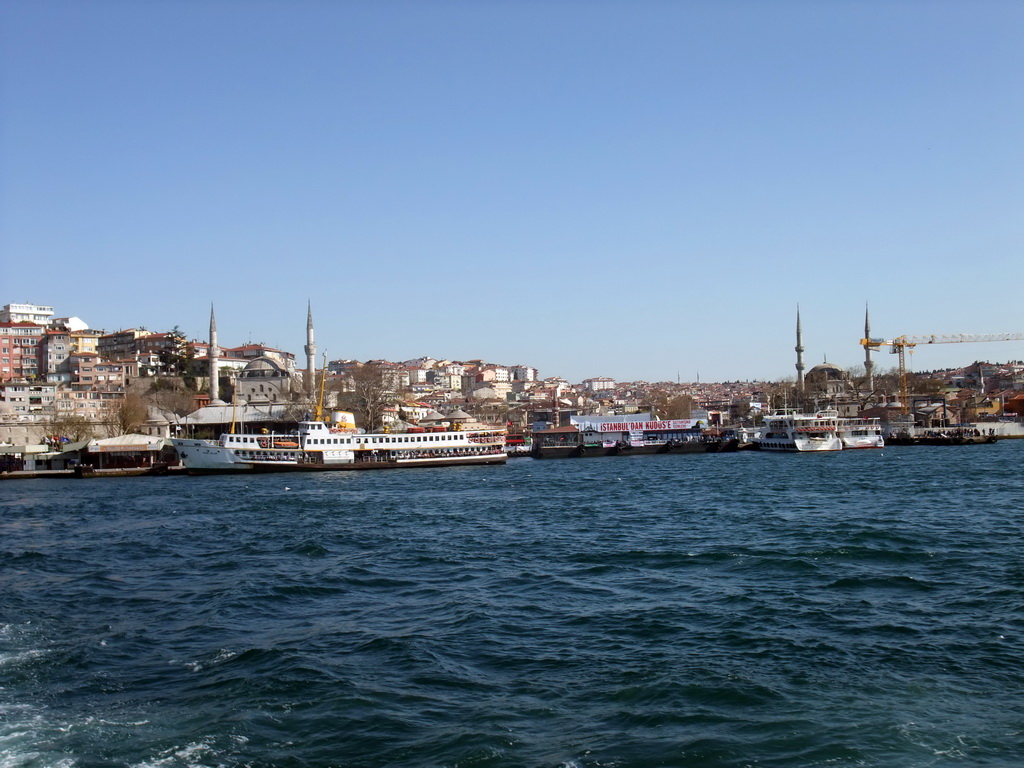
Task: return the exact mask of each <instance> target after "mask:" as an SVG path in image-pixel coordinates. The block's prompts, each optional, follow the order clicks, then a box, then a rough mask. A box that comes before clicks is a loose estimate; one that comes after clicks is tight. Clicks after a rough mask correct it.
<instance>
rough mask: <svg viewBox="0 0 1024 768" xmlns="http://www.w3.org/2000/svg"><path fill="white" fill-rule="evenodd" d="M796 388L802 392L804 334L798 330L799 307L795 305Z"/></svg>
mask: <svg viewBox="0 0 1024 768" xmlns="http://www.w3.org/2000/svg"><path fill="white" fill-rule="evenodd" d="M796 388H797V390H799V391H800V392H803V391H804V332H803V331H802V330H800V305H799V304H797V305H796Z"/></svg>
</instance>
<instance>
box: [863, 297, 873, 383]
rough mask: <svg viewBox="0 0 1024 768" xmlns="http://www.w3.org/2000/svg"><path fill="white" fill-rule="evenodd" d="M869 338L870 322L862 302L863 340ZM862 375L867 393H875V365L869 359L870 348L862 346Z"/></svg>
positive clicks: (866, 307)
mask: <svg viewBox="0 0 1024 768" xmlns="http://www.w3.org/2000/svg"><path fill="white" fill-rule="evenodd" d="M870 338H871V321H870V320H869V319H868V305H867V302H864V339H865V340H867V339H870ZM864 373H865V374H867V377H868V393H869V394H870V393H872V392H874V391H875V363H874V361H873V360H872V359H871V346H870V345H868V344H865V345H864Z"/></svg>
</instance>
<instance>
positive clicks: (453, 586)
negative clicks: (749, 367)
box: [0, 441, 1024, 768]
mask: <svg viewBox="0 0 1024 768" xmlns="http://www.w3.org/2000/svg"><path fill="white" fill-rule="evenodd" d="M1022 459H1024V441H1006V442H1003V443H1000V444H998V445H995V446H977V447H961V448H957V447H947V448H922V447H914V448H887V449H885V450H883V451H857V452H848V453H842V454H831V455H817V456H811V455H802V456H795V455H771V454H758V453H740V454H731V455H730V454H722V455H707V456H648V457H632V458H628V457H624V458H607V459H593V460H576V461H573V460H566V461H547V462H541V461H533V460H530V459H521V460H515V461H512V462H510V463H509V464H508V465H507V466H505V467H464V468H451V469H433V470H404V471H396V472H380V473H376V472H375V473H345V472H341V473H329V474H312V475H306V476H297V475H290V476H282V475H276V476H275V475H269V476H261V477H253V478H238V477H204V478H126V479H97V480H19V481H6V482H0V766H68V767H71V766H81V767H85V766H167V767H168V768H174V767H177V766H297V767H298V766H303V767H309V768H314V767H320V766H356V767H359V766H367V767H371V766H389V767H391V766H403V767H404V766H451V767H452V768H455V767H459V768H471V767H475V766H488V767H490V766H494V767H497V766H502V767H504V766H524V767H533V766H552V767H556V768H557V767H559V766H564V767H566V768H569V767H573V768H597V767H598V766H617V767H621V768H632V767H634V766H635V767H647V766H650V767H654V766H759V767H760V766H893V767H894V768H895V767H898V768H906V767H907V766H945V765H957V766H965V765H970V766H979V765H992V766H1004V765H1005V766H1011V765H1020V764H1022V763H1024V547H1022V544H1024V542H1022V535H1021V514H1022V510H1024V483H1022V480H1021V460H1022Z"/></svg>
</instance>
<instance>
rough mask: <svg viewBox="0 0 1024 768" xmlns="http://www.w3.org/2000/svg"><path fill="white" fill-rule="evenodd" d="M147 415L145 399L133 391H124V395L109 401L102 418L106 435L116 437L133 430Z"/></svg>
mask: <svg viewBox="0 0 1024 768" xmlns="http://www.w3.org/2000/svg"><path fill="white" fill-rule="evenodd" d="M148 416H149V409H148V408H147V407H146V402H145V400H143V399H142V397H140V396H139V395H137V394H135V393H134V392H125V394H124V397H122V398H119V399H117V400H111V401H109V403H108V405H107V412H106V414H105V418H104V419H103V423H104V426H105V428H106V432H107V437H117V436H118V435H127V434H129V433H131V432H135V431H137V430H138V429H139V427H141V426H142V424H143V422H145V421H146V418H147V417H148Z"/></svg>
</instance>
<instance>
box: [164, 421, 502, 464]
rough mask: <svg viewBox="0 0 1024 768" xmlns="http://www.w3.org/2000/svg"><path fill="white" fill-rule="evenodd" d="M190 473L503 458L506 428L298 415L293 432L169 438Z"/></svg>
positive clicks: (495, 460)
mask: <svg viewBox="0 0 1024 768" xmlns="http://www.w3.org/2000/svg"><path fill="white" fill-rule="evenodd" d="M171 442H172V443H173V445H174V447H175V448H176V449H177V451H178V456H179V457H180V458H181V461H182V463H183V464H184V465H185V469H186V470H187V471H188V473H189V474H213V473H229V472H317V471H325V470H326V471H330V470H360V469H394V468H398V467H438V466H453V465H460V464H503V463H505V461H506V460H507V459H508V455H507V454H506V452H505V430H504V429H500V428H499V429H494V428H489V427H481V428H471V427H468V426H465V427H462V426H461V425H456V426H454V427H452V428H448V427H427V428H419V427H416V428H411V429H409V430H408V431H406V432H394V433H391V432H382V433H360V432H357V431H355V430H352V429H345V428H341V427H337V426H334V427H332V426H331V425H330V424H327V423H325V422H323V421H301V422H299V425H298V431H297V432H296V433H294V434H274V433H267V434H235V433H226V434H222V435H221V436H220V439H219V440H195V439H187V438H174V439H172V440H171Z"/></svg>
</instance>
